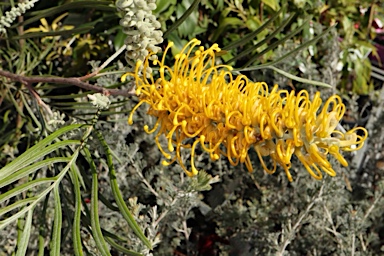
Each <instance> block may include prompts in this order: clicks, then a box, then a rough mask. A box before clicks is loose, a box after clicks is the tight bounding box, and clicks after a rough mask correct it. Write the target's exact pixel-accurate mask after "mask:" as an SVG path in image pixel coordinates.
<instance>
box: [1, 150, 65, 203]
mask: <svg viewBox="0 0 384 256" xmlns="http://www.w3.org/2000/svg"><path fill="white" fill-rule="evenodd" d="M69 160H70V158H69V157H54V158H48V159H44V160H41V161H39V162H36V163H34V164H32V165H30V166H27V167H24V168H22V169H20V170H19V171H17V172H15V173H12V174H11V175H9V176H8V177H6V178H4V179H0V188H2V187H5V186H7V185H9V184H11V183H13V182H15V181H17V180H19V179H21V178H23V177H27V176H28V175H30V174H31V173H33V172H35V171H37V170H40V169H41V168H42V167H45V166H49V165H53V164H55V163H63V162H68V161H69ZM0 198H1V196H0Z"/></svg>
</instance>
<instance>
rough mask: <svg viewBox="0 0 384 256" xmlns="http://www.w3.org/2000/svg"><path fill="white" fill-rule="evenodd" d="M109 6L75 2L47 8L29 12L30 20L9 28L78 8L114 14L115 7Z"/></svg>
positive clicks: (105, 2) (97, 3)
mask: <svg viewBox="0 0 384 256" xmlns="http://www.w3.org/2000/svg"><path fill="white" fill-rule="evenodd" d="M110 4H111V2H110V1H97V2H95V1H76V2H69V3H66V4H62V5H59V6H56V7H52V8H48V9H45V10H40V11H35V12H30V13H29V14H30V15H33V17H32V18H30V19H27V20H25V21H23V22H21V23H18V24H15V25H13V26H11V28H15V27H17V26H25V25H28V24H31V23H33V22H35V21H38V20H40V19H41V18H46V17H50V16H53V15H55V14H57V13H62V12H65V11H68V10H72V9H79V8H92V9H95V10H96V9H98V10H105V11H111V12H115V11H116V7H114V6H109V5H110Z"/></svg>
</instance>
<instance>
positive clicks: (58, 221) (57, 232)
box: [50, 186, 63, 256]
mask: <svg viewBox="0 0 384 256" xmlns="http://www.w3.org/2000/svg"><path fill="white" fill-rule="evenodd" d="M53 197H54V200H55V215H54V220H53V229H52V240H51V248H50V249H51V250H50V255H51V256H56V255H60V246H61V225H62V220H63V216H62V212H61V200H60V194H59V186H56V187H54V189H53Z"/></svg>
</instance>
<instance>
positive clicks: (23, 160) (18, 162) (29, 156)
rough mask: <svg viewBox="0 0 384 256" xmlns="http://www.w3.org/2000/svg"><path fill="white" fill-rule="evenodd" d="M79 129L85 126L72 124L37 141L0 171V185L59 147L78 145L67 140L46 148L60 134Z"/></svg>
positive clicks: (74, 141)
mask: <svg viewBox="0 0 384 256" xmlns="http://www.w3.org/2000/svg"><path fill="white" fill-rule="evenodd" d="M80 127H86V125H83V124H72V125H68V126H65V127H63V128H60V129H59V130H57V131H55V132H54V133H52V134H51V135H49V136H48V137H47V138H45V139H43V140H42V141H39V142H38V143H37V144H36V145H35V146H33V147H31V148H30V149H28V150H27V151H25V152H24V153H23V154H22V155H20V156H19V157H17V158H16V159H15V160H13V161H12V162H11V163H9V164H7V165H6V166H5V167H3V168H1V169H0V177H1V178H0V183H1V182H2V181H3V180H5V178H7V177H8V176H10V175H11V174H13V173H15V172H17V171H18V170H20V169H21V168H23V167H25V166H27V165H30V164H33V163H34V162H35V161H36V160H38V159H40V158H43V157H44V156H45V155H46V154H48V153H50V152H52V151H54V150H56V149H58V148H60V147H64V146H68V145H74V144H79V143H80V141H78V140H67V141H61V142H58V143H56V144H53V145H51V146H48V147H47V145H49V144H51V143H52V142H53V141H54V140H55V139H57V138H58V137H59V136H61V135H62V134H64V133H67V132H69V131H71V130H74V129H78V128H80Z"/></svg>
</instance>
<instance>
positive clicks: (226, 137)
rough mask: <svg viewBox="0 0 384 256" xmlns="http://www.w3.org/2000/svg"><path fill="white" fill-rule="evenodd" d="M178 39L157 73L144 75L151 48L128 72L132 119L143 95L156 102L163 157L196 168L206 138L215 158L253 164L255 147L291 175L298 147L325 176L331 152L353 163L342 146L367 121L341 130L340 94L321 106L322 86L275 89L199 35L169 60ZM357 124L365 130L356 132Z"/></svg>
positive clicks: (354, 146) (359, 141)
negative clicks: (222, 60)
mask: <svg viewBox="0 0 384 256" xmlns="http://www.w3.org/2000/svg"><path fill="white" fill-rule="evenodd" d="M172 45H173V44H172V43H169V44H168V47H167V48H166V49H165V52H164V54H163V57H162V59H161V60H154V61H153V66H158V68H159V77H158V78H157V79H155V78H154V77H153V76H152V75H150V76H149V77H146V76H143V75H142V74H146V73H147V72H146V71H147V70H148V69H149V68H150V62H152V61H151V60H150V59H152V58H151V55H153V54H150V55H149V56H147V58H146V59H145V61H144V62H141V61H138V63H137V65H136V69H135V72H134V73H127V74H125V75H124V76H123V77H122V80H123V81H124V80H125V79H126V77H127V76H132V77H134V79H135V80H136V93H137V95H139V97H140V102H139V103H138V104H137V105H136V106H135V108H134V109H133V110H132V112H131V114H130V116H129V120H128V122H129V124H132V123H133V120H132V116H133V113H134V112H135V110H136V109H137V108H138V107H139V106H140V105H142V104H143V103H147V104H148V105H149V106H150V108H149V111H148V114H149V115H152V116H154V117H156V118H157V121H156V124H155V126H154V127H153V128H151V129H150V128H149V127H148V126H147V125H145V126H144V130H145V131H146V132H147V133H153V132H156V131H157V134H156V137H155V140H156V143H157V145H158V147H159V150H160V151H161V153H162V154H163V155H164V156H165V158H167V159H168V161H166V160H164V161H163V165H169V164H172V163H173V162H174V161H178V162H179V164H180V165H181V167H182V168H183V169H184V171H185V172H186V173H187V174H188V175H189V176H193V175H196V174H197V173H198V170H197V169H196V168H195V165H194V157H195V148H196V146H197V145H198V144H200V147H201V148H202V149H203V150H204V151H206V152H208V153H209V155H210V158H211V159H212V160H217V159H219V157H220V156H221V155H223V156H225V157H227V159H228V160H229V162H230V163H231V164H232V165H237V164H239V163H244V164H245V166H246V167H247V169H248V170H249V171H252V170H253V168H252V163H251V161H250V158H249V155H248V150H250V148H251V147H253V148H254V150H255V151H256V153H257V155H258V157H259V159H260V163H261V165H262V166H263V168H264V170H265V171H266V172H267V173H274V172H275V171H276V166H277V165H280V166H282V167H283V168H284V170H285V172H286V174H287V176H288V179H289V180H290V181H292V176H291V174H290V172H289V169H290V168H291V159H292V156H293V155H296V157H297V158H298V159H299V160H300V161H301V162H302V164H303V165H304V167H305V168H306V170H307V171H308V172H309V173H310V174H311V175H312V177H314V178H315V179H321V178H322V172H321V171H324V172H325V173H327V174H328V175H330V176H335V175H336V173H335V171H334V169H333V168H332V166H331V164H330V163H329V161H328V159H327V155H328V154H330V155H332V156H333V157H335V158H336V159H337V160H338V161H339V162H340V163H341V164H342V165H344V166H347V165H348V163H347V161H346V160H345V159H344V157H343V156H342V155H341V153H340V151H341V150H343V151H353V150H358V149H360V148H361V147H362V146H363V143H364V140H365V139H366V138H367V135H368V133H367V130H366V129H364V128H362V127H357V128H354V129H352V130H350V131H347V132H345V133H343V132H340V131H338V130H335V128H336V126H337V124H338V123H339V121H340V119H341V118H342V117H343V115H344V112H345V106H344V104H343V103H342V100H341V98H340V97H339V96H336V95H334V96H331V97H330V98H329V99H328V100H327V101H326V102H325V103H324V105H323V106H322V107H321V105H322V100H321V98H320V93H319V92H317V93H316V94H315V96H314V98H313V99H312V100H311V99H310V97H309V94H308V92H307V91H305V90H303V91H300V92H299V93H297V94H296V92H294V91H291V92H288V91H287V90H279V89H278V86H277V85H275V86H274V87H273V89H272V90H269V89H268V86H267V84H265V83H264V82H256V83H255V82H252V81H250V80H249V79H248V78H247V77H246V76H244V75H238V76H234V75H233V74H232V73H231V70H232V67H230V66H227V65H216V61H215V53H217V52H220V48H219V47H218V45H217V44H214V45H212V46H211V47H210V48H208V49H204V47H202V46H198V45H200V41H198V40H197V39H193V40H191V41H190V42H189V43H188V44H187V45H186V46H184V48H183V49H182V51H181V53H179V54H177V55H176V56H175V62H174V64H173V67H170V66H167V65H165V56H166V54H167V52H168V51H169V49H170V47H172ZM196 48H197V49H196ZM358 130H360V131H361V132H362V134H363V135H358V134H357V131H358ZM161 135H164V136H165V138H166V139H167V141H168V147H167V148H166V149H164V148H163V147H162V146H161V144H160V142H159V137H160V136H161ZM191 141H192V142H191ZM182 148H184V149H188V150H191V161H190V166H191V167H190V170H187V167H186V166H185V165H184V164H183V160H182V158H181V154H180V151H181V150H182ZM173 152H175V154H173ZM172 155H173V156H172ZM266 156H269V157H270V158H271V159H272V162H273V164H271V165H270V166H271V167H268V166H269V165H268V164H267V163H266V162H265V161H264V158H265V157H266Z"/></svg>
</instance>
